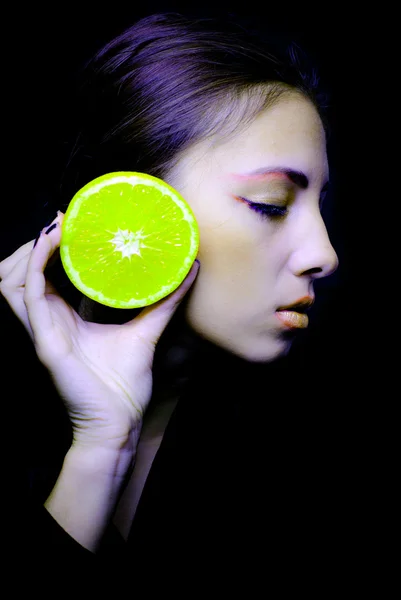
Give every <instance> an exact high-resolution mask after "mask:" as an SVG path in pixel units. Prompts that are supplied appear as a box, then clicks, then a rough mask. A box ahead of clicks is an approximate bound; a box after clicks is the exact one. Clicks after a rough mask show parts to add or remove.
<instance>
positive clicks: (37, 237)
mask: <svg viewBox="0 0 401 600" xmlns="http://www.w3.org/2000/svg"><path fill="white" fill-rule="evenodd" d="M41 233H42V230H40V231H39V233H38V235H37V236H36V238H35V241H34V243H33V247H34V248H35V246H36V244H37V243H38V239H39V238H40V234H41Z"/></svg>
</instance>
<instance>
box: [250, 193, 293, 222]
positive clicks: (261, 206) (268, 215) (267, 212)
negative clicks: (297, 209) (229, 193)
mask: <svg viewBox="0 0 401 600" xmlns="http://www.w3.org/2000/svg"><path fill="white" fill-rule="evenodd" d="M241 200H244V201H245V202H246V203H247V204H248V206H249V207H250V208H251V209H252V210H254V211H255V212H257V213H258V214H259V215H260V216H261V217H262V219H275V218H276V219H277V218H280V217H284V216H285V215H286V214H287V212H288V210H287V208H286V207H285V206H276V205H275V204H265V203H264V202H263V203H260V202H251V201H250V200H247V199H246V198H243V197H241Z"/></svg>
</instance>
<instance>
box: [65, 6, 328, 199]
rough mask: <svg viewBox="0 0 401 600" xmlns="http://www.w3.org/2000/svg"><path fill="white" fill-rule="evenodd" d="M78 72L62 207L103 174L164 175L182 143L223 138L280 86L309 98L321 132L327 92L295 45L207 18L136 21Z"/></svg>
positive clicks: (277, 92) (272, 98)
mask: <svg viewBox="0 0 401 600" xmlns="http://www.w3.org/2000/svg"><path fill="white" fill-rule="evenodd" d="M301 59H302V61H303V62H302V61H301ZM301 62H302V64H301ZM81 76H82V82H81V85H80V86H79V96H78V101H79V104H78V106H79V112H78V113H77V120H78V123H79V134H78V137H77V141H76V143H75V146H74V151H73V153H72V156H70V157H69V161H68V162H69V170H67V171H66V175H67V176H66V177H65V180H64V182H63V183H64V186H63V187H64V189H63V193H64V195H65V200H66V203H68V200H69V199H70V198H71V196H72V195H73V194H74V193H75V192H76V191H77V190H78V189H79V188H80V187H81V186H82V185H84V184H85V183H87V182H88V181H89V180H90V179H92V178H94V177H97V176H98V175H101V174H103V173H106V172H110V171H118V170H131V171H142V172H146V173H149V174H152V175H155V176H157V177H161V178H166V177H167V174H168V172H169V171H170V170H171V169H172V168H173V167H174V164H175V161H176V159H177V158H178V157H179V153H180V152H182V151H183V150H185V149H186V148H187V147H188V146H189V145H191V144H193V143H195V142H197V141H201V140H203V139H205V138H207V137H208V136H210V135H212V134H214V133H216V132H219V133H221V134H223V135H230V133H231V132H232V131H235V130H236V128H237V127H239V126H243V125H246V124H247V123H249V122H250V121H251V120H252V119H253V118H254V117H256V115H257V114H258V113H259V112H260V111H261V110H263V109H264V108H266V107H268V106H270V105H272V104H273V103H274V102H275V101H276V100H277V99H278V98H280V97H281V96H282V95H283V94H285V93H287V92H288V90H289V89H292V90H293V89H294V88H295V89H296V90H298V91H299V92H300V93H302V94H304V95H305V96H306V97H308V98H309V99H310V100H311V101H312V102H313V103H314V105H315V106H316V108H317V110H318V112H319V114H320V115H321V118H322V122H323V125H324V126H325V128H326V130H327V122H326V116H325V108H326V105H327V95H326V94H325V93H322V92H321V91H320V89H319V77H318V75H317V73H316V69H315V68H313V67H310V66H309V64H308V60H307V58H306V57H305V55H304V53H302V52H300V51H299V48H298V46H297V45H296V44H290V45H288V46H285V47H280V44H277V39H276V40H275V41H274V42H273V41H272V40H270V39H267V36H266V39H264V38H263V36H261V35H258V34H256V33H255V32H254V31H252V32H251V31H250V30H249V29H247V28H246V27H243V26H241V25H239V24H235V23H232V22H222V21H221V20H220V19H216V18H188V17H185V16H184V15H181V14H177V13H163V14H156V15H151V16H148V17H144V18H142V19H140V20H139V21H138V22H136V23H135V24H134V25H132V26H131V27H129V28H128V29H126V30H125V31H124V32H123V33H121V35H119V36H117V37H116V38H115V39H113V40H112V41H111V42H110V43H108V44H107V45H106V46H105V47H104V48H102V49H101V50H100V51H98V52H97V53H96V54H95V56H94V57H93V58H91V59H90V60H89V61H88V62H87V63H86V64H85V65H84V68H83V70H82V73H81ZM71 169H72V171H73V172H74V175H73V177H72V178H71V177H70V180H69V178H68V175H69V173H70V172H71Z"/></svg>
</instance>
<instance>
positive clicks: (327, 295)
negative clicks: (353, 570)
mask: <svg viewBox="0 0 401 600" xmlns="http://www.w3.org/2000/svg"><path fill="white" fill-rule="evenodd" d="M134 4H135V3H118V2H117V3H116V2H115V3H109V4H108V5H107V6H106V5H104V8H102V7H101V5H100V4H99V3H80V4H77V5H75V6H74V5H73V4H54V5H51V6H52V8H44V7H40V6H37V5H35V6H34V7H32V6H28V7H27V8H26V7H24V8H23V9H22V7H21V11H20V14H17V13H18V6H17V7H14V12H15V15H13V16H11V13H10V16H9V17H8V18H7V19H5V21H4V27H5V28H7V25H9V27H10V33H11V35H12V39H13V43H12V44H10V46H9V54H8V58H9V60H7V61H5V62H6V63H7V66H8V67H10V66H11V69H10V70H9V73H8V72H6V65H5V68H4V74H3V81H4V84H5V92H4V99H5V100H6V101H7V102H8V103H9V106H10V115H11V117H10V121H9V122H8V123H7V122H6V121H7V119H8V118H7V114H8V113H4V114H3V119H4V123H3V126H4V130H6V129H8V132H9V136H8V139H9V142H7V143H5V144H4V145H5V148H4V151H5V153H6V154H7V169H6V175H7V176H6V178H5V179H7V181H8V182H11V189H7V192H5V191H4V190H3V194H4V195H3V203H2V218H1V222H0V260H1V259H3V258H5V257H6V256H8V255H9V254H10V253H11V252H13V251H14V250H15V249H16V248H18V247H19V246H20V245H21V244H22V243H24V242H25V241H27V240H29V239H32V238H33V237H35V236H36V234H37V232H38V231H39V229H40V228H41V227H42V226H43V223H45V222H47V221H48V220H49V219H51V218H52V216H53V213H54V212H55V210H56V209H57V208H58V207H57V183H58V177H59V170H60V156H63V152H62V149H63V143H64V137H63V136H64V132H65V131H66V129H68V122H69V119H71V118H73V115H71V114H70V112H69V104H68V96H69V89H70V86H71V84H72V81H73V78H74V72H75V70H76V69H77V68H79V67H80V65H81V63H82V61H84V60H85V59H86V58H89V56H90V55H91V53H92V52H93V51H94V50H96V49H97V48H98V47H100V46H101V45H102V44H103V43H104V42H106V41H107V40H108V39H109V38H111V37H112V36H113V35H115V34H116V33H119V32H120V31H121V30H122V29H124V28H125V27H126V26H127V25H129V24H130V23H131V22H132V21H133V20H135V19H136V18H137V17H139V16H143V15H145V14H150V13H152V12H156V11H159V10H177V11H180V12H184V13H189V14H194V15H197V14H199V15H206V16H207V15H215V14H219V15H224V14H227V15H232V16H234V17H236V18H240V19H242V20H243V21H244V22H248V21H249V22H256V23H257V24H258V26H259V27H263V24H264V23H268V24H269V28H270V29H272V28H273V29H276V31H277V32H278V33H280V32H283V35H286V36H293V37H294V38H295V39H297V40H298V41H299V43H300V44H301V45H303V46H304V47H305V49H306V50H308V51H310V52H311V53H312V54H314V55H315V57H316V58H317V60H318V62H319V63H320V67H321V74H322V76H323V77H324V79H325V81H326V83H327V84H328V85H329V87H330V89H331V92H332V102H333V104H332V109H331V119H332V127H333V138H332V141H331V146H330V155H329V157H330V165H331V179H332V182H333V184H334V185H333V192H334V204H333V207H332V209H331V210H330V214H328V215H327V218H328V229H329V233H330V237H331V240H332V242H333V245H334V246H335V248H336V250H337V252H338V255H339V259H340V267H339V269H338V271H337V273H336V274H335V275H334V276H332V277H330V278H329V279H327V280H323V281H322V282H319V284H318V285H317V286H316V288H317V292H318V301H317V305H316V313H315V318H314V319H313V320H312V322H311V326H310V328H309V330H308V333H307V335H306V336H305V337H304V338H303V340H302V341H301V342H299V344H298V346H296V347H295V351H294V356H295V357H296V359H297V360H298V365H299V366H298V368H297V376H300V374H301V376H302V380H301V383H302V385H301V386H300V388H302V389H306V390H307V391H308V393H310V394H311V395H312V396H313V397H314V398H315V402H316V406H319V405H320V406H321V407H322V406H325V407H326V410H324V411H323V409H322V412H321V413H320V416H321V415H323V420H322V421H319V418H317V420H316V426H317V427H322V428H324V427H325V426H326V425H327V422H328V421H330V419H331V420H332V429H331V435H332V436H335V434H334V433H333V429H335V428H337V430H338V451H339V462H338V465H339V469H343V470H344V479H343V482H342V483H343V486H344V487H343V489H342V493H343V494H344V502H346V501H349V502H350V504H351V505H352V509H353V511H354V517H355V522H358V523H359V525H360V531H359V533H360V532H361V531H362V529H363V523H362V521H363V520H364V519H365V518H366V519H367V520H369V534H366V540H367V541H368V537H369V536H372V535H373V534H374V531H377V530H379V529H380V523H378V519H377V515H375V514H374V510H375V509H374V507H373V505H372V498H373V497H374V498H375V499H378V495H379V494H378V489H380V490H384V489H386V488H387V486H388V482H387V481H385V478H384V473H385V466H384V464H383V460H382V458H383V446H384V445H386V444H390V446H391V444H392V442H393V440H392V439H391V436H390V438H389V439H385V438H386V431H385V430H386V427H387V423H385V419H383V413H382V412H381V410H380V406H379V405H380V403H381V402H383V401H384V402H386V401H387V399H388V393H389V388H388V381H389V378H388V376H387V371H388V370H389V367H388V361H387V355H388V346H387V345H384V346H381V347H380V346H379V345H378V342H377V331H378V330H380V329H381V327H382V326H383V323H382V321H381V320H380V319H379V317H378V315H377V313H376V312H375V308H376V307H377V305H378V304H379V302H380V300H378V296H380V289H379V287H380V278H381V275H382V274H381V271H380V269H378V267H380V265H378V264H377V262H376V258H375V257H376V256H377V246H378V245H379V244H381V239H382V237H383V232H382V231H381V230H380V229H378V223H377V221H378V219H379V216H378V211H377V202H378V198H377V191H376V189H375V187H374V186H373V185H371V184H370V183H369V177H370V176H371V175H372V172H373V171H374V169H373V168H371V167H370V165H371V161H372V157H373V158H374V159H376V158H377V154H379V153H380V148H378V147H377V145H375V143H373V142H372V139H373V138H374V136H375V135H376V129H379V128H380V123H378V122H377V120H375V119H374V115H375V111H376V101H377V94H373V95H372V93H371V88H369V85H371V84H372V81H373V82H375V83H374V84H373V85H374V87H375V86H376V89H377V77H378V74H380V73H382V72H381V63H382V62H385V61H386V52H387V50H386V41H385V39H384V38H385V35H386V32H387V27H386V25H384V26H383V25H382V21H380V20H379V18H378V15H377V14H376V12H375V10H374V9H372V11H371V12H369V10H367V9H366V8H365V7H364V10H363V11H358V12H357V13H354V14H353V13H350V11H349V10H348V9H349V6H348V4H349V3H347V5H346V6H342V7H341V6H339V5H338V3H331V4H330V5H326V4H325V3H323V4H322V3H319V4H318V5H314V6H310V5H309V3H297V5H296V6H297V8H294V6H288V5H287V4H286V5H284V6H283V5H282V6H281V7H280V6H269V7H268V8H266V7H264V6H256V5H255V6H254V7H252V4H251V3H249V2H247V3H246V4H247V7H246V9H244V10H242V11H241V10H234V9H233V8H232V6H231V4H229V7H227V5H226V6H224V5H221V4H220V8H218V9H216V8H215V7H214V6H211V5H207V4H206V3H202V4H200V3H199V5H197V6H189V3H174V2H147V3H146V9H145V8H138V7H135V6H134ZM216 4H217V3H216ZM280 4H281V3H280ZM303 4H305V5H303ZM49 6H50V5H49ZM316 6H318V8H316ZM15 8H16V9H17V10H15ZM386 18H387V19H388V21H389V22H391V21H392V17H391V15H387V17H386ZM383 27H384V28H383ZM389 35H390V34H389ZM382 40H383V41H382ZM378 95H380V92H379V94H378ZM3 141H4V140H3ZM366 181H368V183H366ZM372 231H374V232H375V233H374V235H372ZM319 292H320V295H319ZM0 300H1V302H0V327H1V332H2V339H3V346H5V349H6V354H5V361H4V359H3V363H2V364H3V368H4V371H3V373H2V378H3V381H7V380H10V381H11V382H12V384H11V385H12V394H11V396H9V395H7V397H11V398H12V399H13V402H15V399H16V398H18V397H19V396H20V394H23V395H24V396H25V397H26V398H27V401H28V402H29V403H32V404H33V406H35V404H36V406H37V405H38V404H37V403H38V402H40V398H41V389H40V387H39V389H38V379H37V378H36V377H35V376H34V375H33V372H34V371H33V370H34V369H35V368H36V367H37V365H36V363H35V359H34V356H33V352H32V353H31V352H30V350H29V347H30V346H28V345H29V344H30V342H29V340H27V338H26V336H25V332H24V331H23V330H22V328H21V327H20V326H19V325H18V323H17V322H16V320H15V318H14V317H13V316H12V313H11V312H10V309H9V307H8V306H7V305H6V303H5V302H4V300H3V299H2V298H0ZM4 340H5V344H4ZM39 383H40V378H39ZM390 393H391V392H390ZM18 406H20V404H19V402H18ZM327 406H329V409H327ZM14 408H16V407H14ZM25 410H26V414H28V415H32V414H33V413H34V408H33V407H32V406H30V407H25ZM391 410H392V409H390V411H391ZM39 412H40V411H39ZM318 417H319V415H318ZM43 428H44V425H43V424H42V429H43ZM54 435H56V433H55V434H54ZM50 437H51V434H50ZM29 439H30V438H29ZM316 452H319V448H316ZM379 456H380V460H379V458H378V457H379ZM347 489H348V492H349V495H348V496H347V493H348V492H347ZM356 491H357V492H356ZM367 507H369V510H368V508H367ZM372 512H373V520H372V518H371V517H372ZM383 518H384V516H383ZM376 528H377V529H376Z"/></svg>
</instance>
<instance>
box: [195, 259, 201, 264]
mask: <svg viewBox="0 0 401 600" xmlns="http://www.w3.org/2000/svg"><path fill="white" fill-rule="evenodd" d="M195 262H197V263H198V265H199V266H200V260H199V259H198V258H195Z"/></svg>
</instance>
